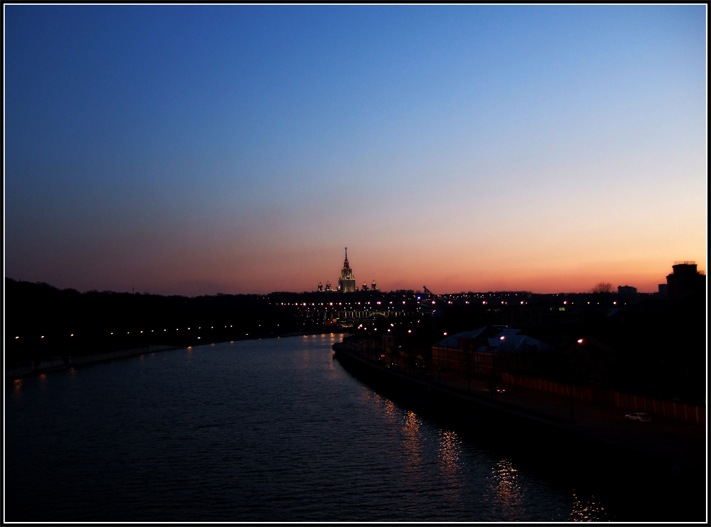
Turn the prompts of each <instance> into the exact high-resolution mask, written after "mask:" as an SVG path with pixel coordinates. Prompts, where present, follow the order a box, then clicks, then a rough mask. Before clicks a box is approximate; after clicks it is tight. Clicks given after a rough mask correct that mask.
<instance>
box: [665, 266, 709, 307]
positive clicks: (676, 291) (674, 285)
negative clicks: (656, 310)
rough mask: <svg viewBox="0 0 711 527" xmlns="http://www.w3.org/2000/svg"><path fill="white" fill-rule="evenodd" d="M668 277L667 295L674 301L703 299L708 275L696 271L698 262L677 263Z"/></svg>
mask: <svg viewBox="0 0 711 527" xmlns="http://www.w3.org/2000/svg"><path fill="white" fill-rule="evenodd" d="M672 269H673V272H672V273H671V274H668V275H667V288H666V289H667V294H668V296H669V299H670V300H672V301H687V300H695V299H700V298H703V296H704V293H705V291H706V275H704V274H703V273H701V272H699V271H697V270H696V262H675V263H674V265H673V266H672Z"/></svg>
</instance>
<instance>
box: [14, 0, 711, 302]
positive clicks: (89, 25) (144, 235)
mask: <svg viewBox="0 0 711 527" xmlns="http://www.w3.org/2000/svg"><path fill="white" fill-rule="evenodd" d="M4 9H5V274H6V276H10V277H12V278H15V279H23V280H30V281H45V282H48V283H51V284H53V285H56V286H58V287H72V288H76V289H79V290H89V289H98V290H105V289H110V290H117V291H126V290H130V289H131V288H134V287H135V288H136V290H140V291H148V292H153V293H162V294H172V293H178V294H188V295H196V294H214V293H216V292H225V293H266V292H270V291H274V290H292V291H301V290H313V289H315V287H316V284H317V283H318V282H319V281H321V282H323V283H325V282H326V280H330V281H331V282H332V283H335V282H336V280H337V278H338V275H339V271H340V267H341V265H342V262H343V247H345V246H348V247H349V259H350V262H351V265H352V267H353V269H354V274H355V277H356V280H357V282H358V284H359V285H360V283H361V282H368V283H370V282H371V281H372V280H374V279H375V280H376V281H377V282H378V283H379V285H380V286H381V287H382V288H384V289H388V290H389V289H399V288H408V289H418V288H420V287H421V286H422V284H426V285H427V286H428V287H429V288H430V289H432V290H435V291H436V292H457V291H467V290H474V291H480V290H485V291H486V290H495V289H525V290H532V291H534V292H558V291H582V290H589V289H590V288H592V287H593V286H594V285H595V284H596V283H598V282H600V281H609V282H612V283H613V285H615V286H617V285H632V286H635V287H638V288H639V289H640V290H646V291H649V292H651V291H653V290H655V289H656V284H658V283H662V282H664V280H665V276H666V274H667V273H669V272H671V265H672V264H673V262H674V261H676V260H694V261H696V262H697V263H698V264H699V268H700V269H703V270H705V268H706V219H707V199H706V195H707V150H706V142H707V135H706V128H707V106H706V98H707V84H706V80H707V73H706V58H707V57H706V20H707V11H706V7H705V6H704V5H685V6H684V5H682V6H676V5H668V6H667V5H647V6H637V5H629V6H614V5H612V6H610V5H608V6H498V5H491V6H478V5H468V6H467V5H454V6H422V5H412V6H401V5H391V6H319V5H314V6H286V5H285V6H242V5H214V6H189V5H174V6H164V5H154V6H134V5H124V6H110V5H104V6H83V5H59V6H52V5H46V6H19V5H6V6H5V7H4ZM430 284H431V285H430Z"/></svg>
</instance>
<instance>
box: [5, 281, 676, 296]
mask: <svg viewBox="0 0 711 527" xmlns="http://www.w3.org/2000/svg"><path fill="white" fill-rule="evenodd" d="M5 280H12V281H14V282H17V283H26V284H34V285H38V286H47V287H50V288H52V289H56V290H57V291H76V292H77V293H79V294H88V293H111V294H123V295H145V296H162V297H181V298H199V297H211V296H269V295H287V294H288V295H302V294H322V295H324V296H325V295H338V296H340V295H344V296H348V295H351V294H353V293H382V294H396V293H401V292H410V291H411V292H412V293H414V294H427V293H424V292H423V291H421V290H419V289H404V288H402V289H392V290H388V291H386V290H383V289H377V290H367V291H363V290H356V291H354V292H353V293H344V292H342V291H337V290H333V291H316V290H314V291H306V290H302V291H270V292H269V293H222V292H217V293H212V294H210V293H204V294H196V295H185V294H178V293H175V294H162V293H150V292H146V291H144V292H141V291H135V290H134V291H114V290H111V289H104V290H101V291H99V290H98V289H89V290H86V291H80V290H78V289H75V288H73V287H66V288H60V287H57V286H55V285H52V284H50V283H48V282H41V281H40V282H32V281H29V280H22V279H15V278H12V277H10V276H6V277H5ZM661 285H666V284H661ZM624 287H629V286H624ZM428 289H429V288H428ZM635 289H636V288H635ZM467 294H527V295H541V296H543V295H584V294H599V293H595V292H593V291H591V290H587V291H558V292H556V293H534V292H533V291H530V290H526V289H498V290H488V291H458V292H448V293H433V294H432V296H445V295H467ZM610 294H618V292H617V291H614V290H613V291H610ZM636 294H638V295H658V294H659V291H655V292H653V293H644V292H640V291H637V292H636Z"/></svg>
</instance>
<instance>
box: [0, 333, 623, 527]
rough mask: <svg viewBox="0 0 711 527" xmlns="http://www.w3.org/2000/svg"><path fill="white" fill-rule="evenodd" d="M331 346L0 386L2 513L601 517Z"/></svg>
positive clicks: (178, 358)
mask: <svg viewBox="0 0 711 527" xmlns="http://www.w3.org/2000/svg"><path fill="white" fill-rule="evenodd" d="M339 340H340V336H339V335H316V336H306V337H290V338H280V339H267V340H257V341H239V342H234V343H223V344H215V345H205V346H198V347H192V348H188V349H181V350H172V351H164V352H158V353H154V354H146V355H142V356H139V357H132V358H127V359H122V360H116V361H114V362H110V363H103V364H96V365H92V366H85V367H81V368H78V369H75V370H71V371H65V372H55V373H50V374H46V375H42V376H38V377H30V378H26V379H23V380H17V381H14V382H12V381H10V382H7V383H6V389H5V520H6V521H28V522H30V521H61V522H81V521H86V522H91V521H94V522H309V521H312V522H355V521H361V522H362V521H366V522H368V521H369V522H378V521H390V522H398V521H402V522H407V521H412V522H446V521H451V522H498V521H532V522H534V521H542V522H549V521H580V520H582V521H585V520H592V521H607V520H615V519H617V518H616V517H615V514H614V512H613V511H611V510H610V508H609V507H608V506H607V504H606V503H604V502H603V500H601V498H600V497H598V496H597V495H596V493H595V490H594V489H592V490H591V489H590V488H587V487H586V486H585V485H584V484H581V483H579V482H572V481H570V480H568V479H565V478H557V477H555V476H554V475H551V474H548V473H547V472H546V471H545V470H541V469H538V470H532V469H531V468H530V467H529V466H528V465H527V464H525V463H519V461H518V460H517V459H516V457H515V455H513V454H512V455H502V454H501V453H495V450H492V449H490V448H489V447H485V446H483V445H482V444H480V443H478V442H477V441H476V438H472V437H469V436H466V437H465V436H463V435H462V434H461V433H459V432H458V431H457V430H455V429H453V428H449V427H448V426H446V425H443V424H442V423H439V422H436V421H433V420H430V419H427V418H424V417H422V416H420V415H418V414H417V413H415V412H413V411H412V410H411V409H408V408H407V407H406V406H402V405H400V404H398V403H395V402H393V401H391V400H389V399H388V398H386V397H383V396H381V395H379V394H377V393H376V392H374V391H373V390H372V389H371V388H369V387H367V386H366V385H364V384H363V383H361V382H360V381H358V380H356V379H355V378H353V377H352V376H351V375H350V374H349V373H348V372H346V371H345V370H344V369H343V368H342V367H341V365H340V364H339V363H338V361H336V360H333V359H332V351H331V346H332V345H333V344H334V343H335V342H337V341H339ZM526 439H527V438H522V440H526Z"/></svg>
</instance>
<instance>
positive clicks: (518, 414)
mask: <svg viewBox="0 0 711 527" xmlns="http://www.w3.org/2000/svg"><path fill="white" fill-rule="evenodd" d="M333 349H334V356H335V358H336V359H337V360H338V361H339V362H340V363H341V364H342V366H343V367H344V368H345V369H346V370H347V371H349V372H351V374H352V375H354V376H355V377H357V378H359V379H360V380H362V381H363V382H366V383H367V384H369V385H371V386H372V387H373V389H375V390H376V391H378V392H381V393H382V394H383V395H386V396H387V397H389V398H391V399H393V400H396V401H402V402H403V403H404V404H406V405H408V406H410V407H412V408H413V409H415V410H416V411H418V412H420V413H422V415H426V416H429V417H431V418H433V419H444V420H446V421H447V422H448V423H451V424H452V425H454V426H456V427H458V428H459V429H461V430H464V431H465V432H468V433H471V434H472V435H473V436H475V437H476V438H477V439H478V440H482V441H487V442H488V443H489V444H491V445H492V448H500V449H502V451H504V452H509V451H511V452H513V451H515V452H517V453H518V454H519V455H520V456H522V457H523V458H525V459H529V460H531V461H532V462H534V463H539V464H540V463H542V464H544V465H545V466H550V467H551V469H553V467H556V468H555V469H556V470H559V471H561V472H563V473H572V472H574V473H577V474H580V473H582V474H589V475H590V477H591V478H594V479H596V480H598V481H601V482H603V483H604V484H605V485H606V486H609V489H610V493H611V494H612V495H613V496H616V497H617V496H619V497H620V499H638V500H640V503H645V504H648V506H650V507H659V514H660V515H662V516H664V519H669V520H684V521H699V520H701V519H703V518H704V517H705V514H706V512H707V508H706V502H707V494H706V488H707V477H706V468H707V465H706V460H707V457H706V456H707V449H706V429H705V426H700V425H692V424H689V423H682V422H675V421H672V420H664V419H655V421H654V422H653V423H634V422H627V421H626V420H625V419H624V413H621V412H620V409H613V408H605V407H600V406H596V405H593V404H584V403H581V402H579V401H576V402H575V403H574V404H573V403H571V401H570V400H569V399H568V398H564V397H563V398H561V397H552V396H550V395H543V394H536V393H533V392H530V391H525V390H515V389H509V390H507V391H506V392H505V393H500V394H499V393H491V392H490V391H489V390H488V389H484V388H479V387H473V386H468V385H467V382H466V380H465V379H461V378H458V377H457V376H455V375H453V374H451V373H449V372H445V373H444V374H441V375H440V374H438V375H435V376H434V377H429V378H428V377H425V376H424V375H417V374H414V373H408V372H405V371H402V370H401V369H399V368H392V367H391V368H387V367H385V366H384V365H382V364H380V363H377V362H374V361H372V360H368V359H367V358H365V357H363V356H361V355H359V354H358V351H357V348H356V347H355V346H349V345H348V344H343V343H340V344H336V345H334V346H333ZM660 519H661V517H660Z"/></svg>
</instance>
